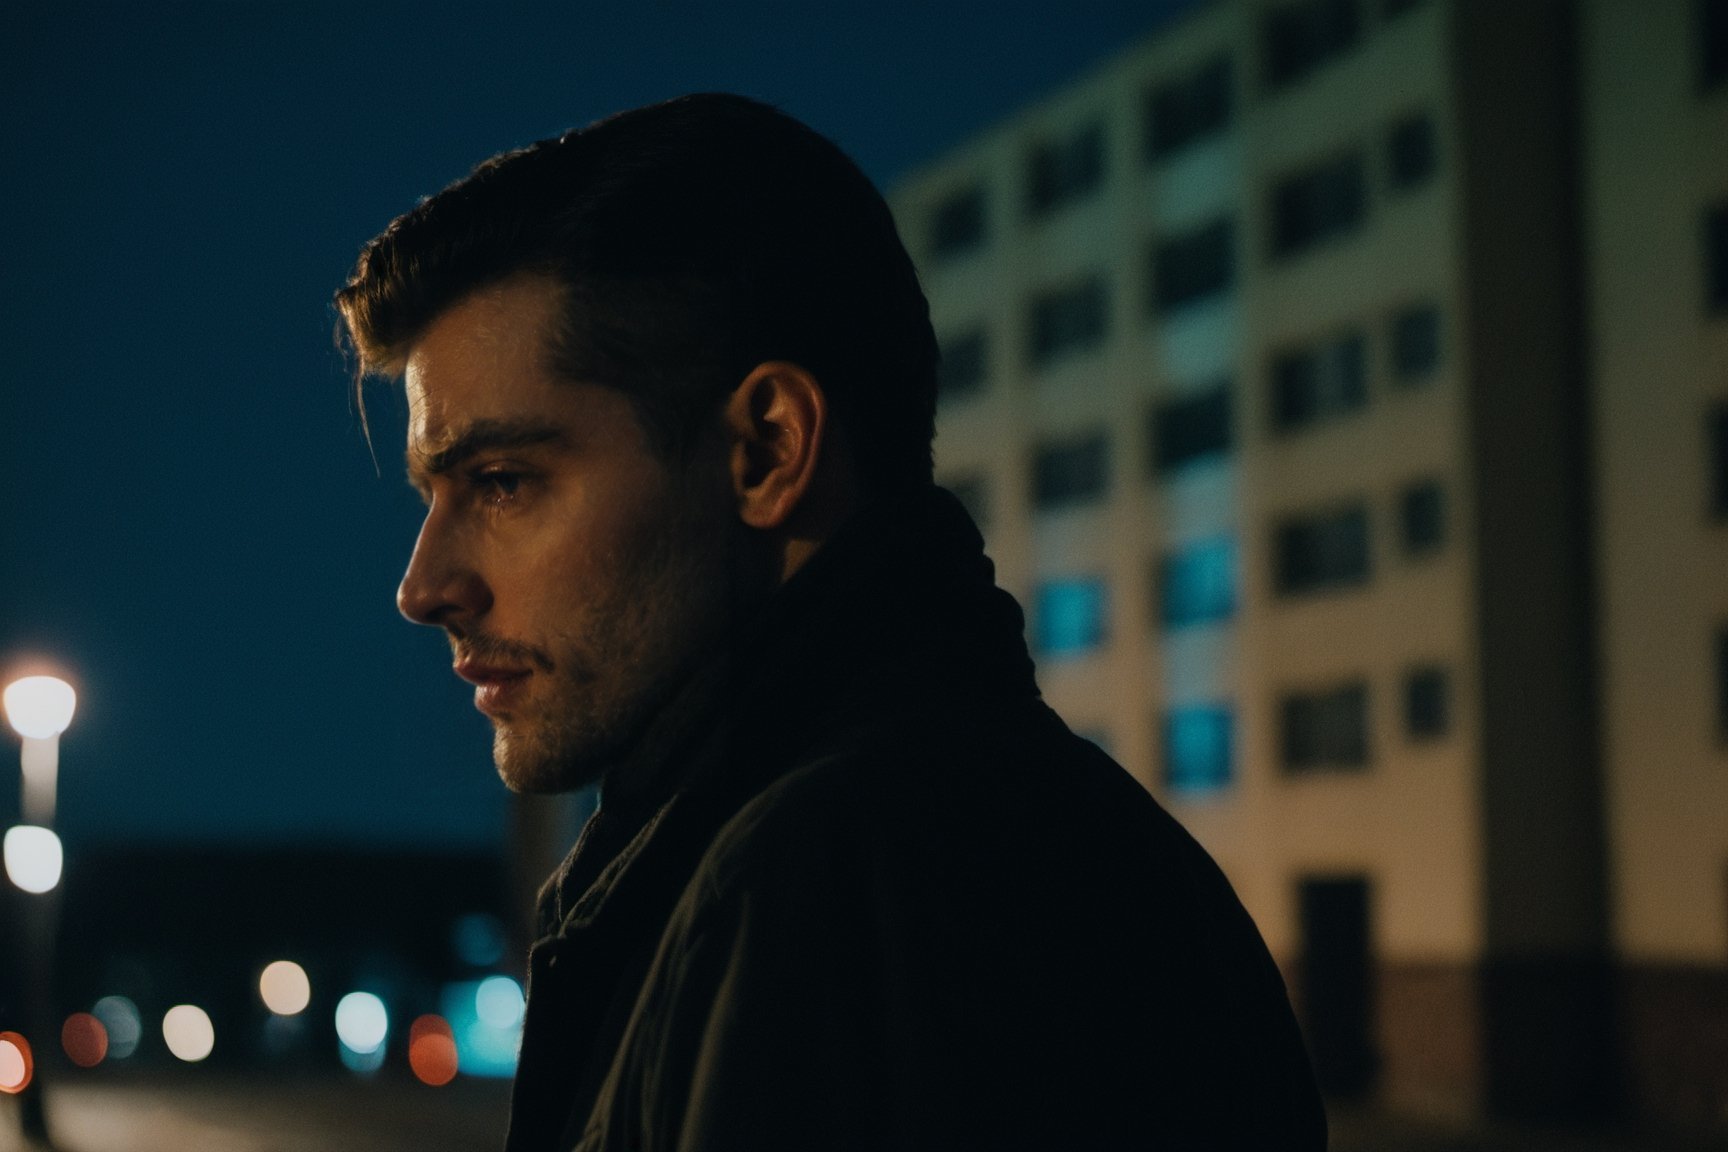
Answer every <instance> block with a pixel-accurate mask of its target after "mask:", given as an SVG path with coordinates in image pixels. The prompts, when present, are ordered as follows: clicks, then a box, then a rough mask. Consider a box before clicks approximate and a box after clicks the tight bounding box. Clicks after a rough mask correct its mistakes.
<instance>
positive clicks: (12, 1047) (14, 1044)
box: [0, 1032, 36, 1096]
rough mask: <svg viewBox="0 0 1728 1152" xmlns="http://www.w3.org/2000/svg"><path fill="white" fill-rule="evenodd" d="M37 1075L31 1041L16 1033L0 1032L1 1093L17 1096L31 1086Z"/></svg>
mask: <svg viewBox="0 0 1728 1152" xmlns="http://www.w3.org/2000/svg"><path fill="white" fill-rule="evenodd" d="M35 1074H36V1060H35V1058H34V1057H32V1056H31V1055H30V1041H28V1040H26V1039H24V1037H22V1036H20V1035H18V1033H16V1032H0V1092H5V1093H6V1094H7V1095H11V1096H16V1095H17V1094H18V1093H20V1092H22V1091H24V1089H26V1088H28V1087H29V1086H30V1078H31V1077H32V1076H34V1075H35Z"/></svg>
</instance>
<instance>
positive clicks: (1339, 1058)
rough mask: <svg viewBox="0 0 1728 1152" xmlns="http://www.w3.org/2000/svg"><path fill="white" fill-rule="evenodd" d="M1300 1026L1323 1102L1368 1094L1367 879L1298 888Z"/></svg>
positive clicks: (1370, 971)
mask: <svg viewBox="0 0 1728 1152" xmlns="http://www.w3.org/2000/svg"><path fill="white" fill-rule="evenodd" d="M1299 899H1300V903H1301V910H1300V915H1301V924H1302V968H1301V981H1302V983H1301V996H1302V1015H1303V1026H1304V1028H1305V1030H1306V1032H1307V1036H1308V1050H1309V1052H1310V1053H1311V1054H1312V1056H1313V1058H1314V1074H1315V1075H1316V1076H1317V1077H1318V1078H1319V1080H1320V1090H1321V1091H1322V1092H1324V1093H1325V1094H1326V1095H1327V1096H1328V1097H1331V1098H1333V1099H1339V1100H1349V1099H1356V1098H1361V1097H1363V1096H1367V1095H1368V1094H1369V1093H1370V1092H1372V1091H1373V1088H1374V1073H1375V1070H1376V1066H1377V1064H1378V1058H1377V1057H1376V1055H1375V1044H1374V996H1373V987H1374V960H1373V955H1372V940H1373V935H1372V933H1371V931H1370V928H1371V926H1370V924H1369V919H1368V916H1369V885H1368V878H1367V877H1365V876H1324V877H1306V878H1304V879H1303V880H1302V882H1301V887H1300V896H1299Z"/></svg>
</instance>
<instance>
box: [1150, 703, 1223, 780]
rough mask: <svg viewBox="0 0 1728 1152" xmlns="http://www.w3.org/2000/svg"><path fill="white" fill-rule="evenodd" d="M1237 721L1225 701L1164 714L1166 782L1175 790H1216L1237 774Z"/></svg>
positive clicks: (1174, 710)
mask: <svg viewBox="0 0 1728 1152" xmlns="http://www.w3.org/2000/svg"><path fill="white" fill-rule="evenodd" d="M1234 727H1235V725H1234V723H1233V718H1232V716H1231V712H1230V709H1229V708H1228V707H1227V706H1223V705H1207V706H1202V707H1191V708H1173V709H1171V710H1170V711H1169V712H1167V713H1165V715H1164V783H1165V785H1166V786H1167V787H1168V788H1169V789H1170V791H1172V792H1175V793H1188V794H1194V793H1206V792H1216V791H1218V790H1219V789H1222V788H1227V787H1229V786H1230V781H1231V778H1232V777H1233V776H1234V775H1235V770H1236V767H1235V747H1234V745H1235V740H1234V737H1233V729H1234Z"/></svg>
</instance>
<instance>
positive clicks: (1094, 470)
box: [1032, 432, 1110, 508]
mask: <svg viewBox="0 0 1728 1152" xmlns="http://www.w3.org/2000/svg"><path fill="white" fill-rule="evenodd" d="M1109 479H1110V442H1109V441H1108V440H1107V439H1106V438H1105V436H1104V433H1102V432H1095V433H1093V434H1092V435H1090V436H1087V437H1085V438H1084V439H1080V440H1070V441H1068V442H1066V443H1062V444H1044V445H1040V446H1039V447H1038V450H1037V452H1036V454H1035V455H1034V456H1033V458H1032V505H1033V507H1035V508H1060V507H1062V506H1063V505H1066V504H1079V503H1084V502H1086V501H1090V500H1095V499H1097V498H1098V497H1100V496H1102V495H1103V494H1104V489H1105V487H1106V486H1107V485H1108V484H1109Z"/></svg>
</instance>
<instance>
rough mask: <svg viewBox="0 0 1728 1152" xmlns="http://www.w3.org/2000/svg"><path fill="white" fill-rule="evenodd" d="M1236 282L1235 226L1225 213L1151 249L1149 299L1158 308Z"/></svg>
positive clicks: (1206, 295)
mask: <svg viewBox="0 0 1728 1152" xmlns="http://www.w3.org/2000/svg"><path fill="white" fill-rule="evenodd" d="M1235 282H1236V229H1235V227H1234V225H1232V223H1231V221H1230V219H1229V218H1228V217H1224V218H1221V219H1218V220H1213V221H1212V222H1210V223H1208V224H1204V225H1201V226H1200V227H1199V228H1196V229H1194V230H1193V231H1191V232H1185V233H1183V234H1182V235H1180V236H1171V237H1168V238H1167V239H1164V240H1160V241H1159V242H1158V243H1157V244H1156V245H1155V246H1154V247H1153V249H1152V303H1153V305H1154V306H1155V307H1156V308H1157V309H1158V310H1159V311H1160V312H1170V311H1174V310H1175V309H1177V308H1180V307H1182V306H1183V305H1184V304H1196V303H1199V302H1200V301H1202V300H1206V299H1209V298H1211V297H1213V296H1217V295H1219V294H1220V293H1223V292H1227V291H1229V289H1230V286H1231V285H1232V284H1234V283H1235Z"/></svg>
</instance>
